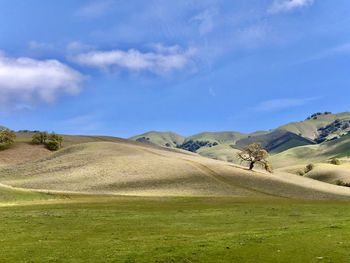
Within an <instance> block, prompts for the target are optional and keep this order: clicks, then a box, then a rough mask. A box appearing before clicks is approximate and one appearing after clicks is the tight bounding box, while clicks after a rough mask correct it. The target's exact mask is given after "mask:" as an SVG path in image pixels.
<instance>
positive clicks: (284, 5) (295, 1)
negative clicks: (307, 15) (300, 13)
mask: <svg viewBox="0 0 350 263" xmlns="http://www.w3.org/2000/svg"><path fill="white" fill-rule="evenodd" d="M313 3H314V0H274V2H273V3H272V5H271V6H270V8H269V9H268V13H270V14H277V13H284V12H291V11H294V10H296V9H300V8H304V7H307V6H311V5H312V4H313Z"/></svg>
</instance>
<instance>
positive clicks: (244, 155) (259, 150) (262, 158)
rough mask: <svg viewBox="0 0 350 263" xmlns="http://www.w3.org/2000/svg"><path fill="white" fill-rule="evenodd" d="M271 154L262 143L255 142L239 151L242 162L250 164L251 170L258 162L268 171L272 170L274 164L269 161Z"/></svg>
mask: <svg viewBox="0 0 350 263" xmlns="http://www.w3.org/2000/svg"><path fill="white" fill-rule="evenodd" d="M268 157H269V154H268V152H267V151H266V150H265V149H264V148H263V147H262V146H261V144H260V143H253V144H250V145H248V146H247V147H245V148H244V149H243V150H242V151H241V152H239V153H238V158H239V159H240V161H241V162H246V163H248V165H249V170H253V168H254V166H255V165H256V164H258V165H260V166H262V168H264V169H265V170H266V171H268V172H270V173H271V172H272V166H271V164H270V162H269V161H268Z"/></svg>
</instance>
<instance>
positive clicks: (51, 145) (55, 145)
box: [46, 140, 61, 151]
mask: <svg viewBox="0 0 350 263" xmlns="http://www.w3.org/2000/svg"><path fill="white" fill-rule="evenodd" d="M46 148H47V149H49V150H50V151H58V150H59V149H60V148H61V146H60V143H59V142H58V141H54V140H49V141H48V142H47V143H46Z"/></svg>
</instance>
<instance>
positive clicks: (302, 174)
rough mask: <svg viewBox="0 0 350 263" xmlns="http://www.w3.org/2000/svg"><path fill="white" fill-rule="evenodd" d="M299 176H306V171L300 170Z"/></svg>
mask: <svg viewBox="0 0 350 263" xmlns="http://www.w3.org/2000/svg"><path fill="white" fill-rule="evenodd" d="M297 175H300V176H304V175H305V171H304V170H298V171H297Z"/></svg>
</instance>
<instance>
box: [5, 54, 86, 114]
mask: <svg viewBox="0 0 350 263" xmlns="http://www.w3.org/2000/svg"><path fill="white" fill-rule="evenodd" d="M82 81H83V76H82V75H81V74H80V73H79V72H77V71H75V70H73V69H72V68H70V67H68V66H67V65H64V64H62V63H61V62H59V61H57V60H35V59H31V58H26V57H20V58H13V57H8V56H6V55H4V54H0V108H12V109H15V108H18V107H21V108H23V105H28V107H30V105H32V104H34V103H36V102H46V103H49V102H53V101H54V100H55V99H56V98H57V96H59V95H62V94H69V95H74V94H77V93H78V92H79V91H80V88H81V82H82ZM26 107H27V106H26Z"/></svg>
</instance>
